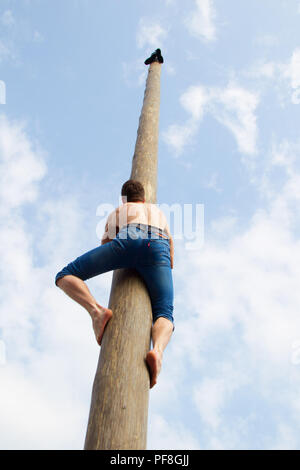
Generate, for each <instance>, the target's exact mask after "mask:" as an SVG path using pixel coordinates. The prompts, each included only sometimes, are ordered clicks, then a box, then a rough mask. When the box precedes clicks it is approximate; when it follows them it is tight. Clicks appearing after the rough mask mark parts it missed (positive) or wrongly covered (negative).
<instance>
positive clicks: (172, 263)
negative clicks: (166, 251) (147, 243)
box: [164, 216, 174, 269]
mask: <svg viewBox="0 0 300 470" xmlns="http://www.w3.org/2000/svg"><path fill="white" fill-rule="evenodd" d="M164 218H165V216H164ZM165 231H166V233H167V234H168V236H169V240H170V258H171V268H172V269H173V266H174V241H173V238H172V235H171V232H170V229H169V225H168V222H167V219H166V218H165Z"/></svg>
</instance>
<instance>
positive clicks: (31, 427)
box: [0, 115, 108, 449]
mask: <svg viewBox="0 0 300 470" xmlns="http://www.w3.org/2000/svg"><path fill="white" fill-rule="evenodd" d="M44 158H45V153H44V152H41V150H40V149H38V148H37V146H36V145H33V143H32V141H31V139H30V138H29V137H28V133H27V132H26V127H25V125H24V123H20V122H17V121H11V120H9V119H8V118H7V117H5V116H4V115H2V116H1V120H0V162H1V163H0V164H1V178H2V181H1V187H2V191H1V193H0V206H1V212H2V214H1V223H0V228H1V230H0V258H1V260H2V262H1V265H0V279H1V301H0V309H1V315H0V318H1V324H0V331H1V338H0V339H1V341H2V344H4V346H5V359H6V361H5V363H4V364H2V365H1V367H0V375H1V382H2V383H5V387H1V390H0V415H1V421H2V430H3V431H2V433H1V439H0V440H1V448H3V449H12V448H14V449H21V448H23V449H43V448H50V449H55V448H57V449H62V448H66V447H68V446H69V448H82V446H83V442H84V433H85V429H86V420H87V416H88V407H89V397H90V384H91V383H92V379H93V375H94V372H95V370H96V362H97V357H98V351H99V348H98V346H97V344H96V342H95V341H94V336H93V331H92V328H91V322H90V321H89V318H88V315H87V314H85V311H84V310H83V309H82V308H81V307H80V306H79V305H77V304H75V303H74V302H72V301H71V299H69V298H67V296H65V295H64V294H63V293H62V292H61V291H59V289H57V287H56V286H55V284H54V277H55V274H56V273H57V272H58V271H59V270H60V269H61V268H62V267H63V266H64V265H65V264H66V262H69V261H70V260H71V259H74V258H75V256H78V252H80V251H81V252H82V251H83V249H84V246H85V244H86V246H90V241H89V240H88V238H87V234H86V233H85V232H86V231H85V230H84V228H83V227H84V226H85V218H84V217H85V216H84V213H83V210H82V208H81V206H80V204H79V202H78V200H79V198H78V197H77V196H76V194H75V193H72V194H68V192H66V193H65V194H64V197H63V198H60V196H59V190H57V191H58V192H57V197H55V198H54V199H51V198H49V197H47V196H45V194H43V198H41V197H38V195H39V193H40V191H39V190H40V189H41V188H39V185H40V183H41V181H43V179H44V178H45V176H46V164H45V161H44ZM29 203H30V204H31V208H32V216H31V217H30V221H29V220H27V218H26V217H25V215H24V213H23V209H24V208H25V207H26V205H28V204H29ZM74 233H76V237H74ZM91 281H92V280H91ZM105 282H107V278H106V279H104V277H101V279H99V280H98V279H97V280H94V282H91V284H94V285H95V284H96V283H97V293H98V295H100V296H101V295H103V298H102V302H103V301H105V298H106V297H107V294H108V292H107V289H106V290H104V288H103V286H104V284H105ZM58 383H59V387H57V384H58ZM66 429H68V434H67V435H66V432H65V430H66Z"/></svg>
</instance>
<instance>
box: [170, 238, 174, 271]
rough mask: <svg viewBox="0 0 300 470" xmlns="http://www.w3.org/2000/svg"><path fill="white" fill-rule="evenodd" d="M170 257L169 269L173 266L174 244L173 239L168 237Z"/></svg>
mask: <svg viewBox="0 0 300 470" xmlns="http://www.w3.org/2000/svg"><path fill="white" fill-rule="evenodd" d="M170 257H171V268H172V269H173V266H174V242H173V238H172V237H170Z"/></svg>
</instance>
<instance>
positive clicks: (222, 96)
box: [163, 84, 259, 155]
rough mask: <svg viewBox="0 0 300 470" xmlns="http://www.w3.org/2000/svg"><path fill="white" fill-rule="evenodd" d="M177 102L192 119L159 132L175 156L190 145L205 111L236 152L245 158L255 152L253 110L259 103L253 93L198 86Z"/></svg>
mask: <svg viewBox="0 0 300 470" xmlns="http://www.w3.org/2000/svg"><path fill="white" fill-rule="evenodd" d="M180 103H181V105H182V106H183V107H184V109H185V110H186V111H187V112H188V113H190V114H191V116H192V117H191V118H190V119H189V120H188V121H187V122H186V123H185V124H183V125H177V124H172V125H170V126H169V127H168V129H167V130H166V131H165V132H164V133H163V138H164V140H165V142H166V143H167V144H168V145H169V146H171V147H172V148H173V150H174V151H175V154H176V155H179V154H180V153H182V151H183V149H184V147H185V145H187V144H188V143H189V142H191V138H192V137H194V136H195V134H196V132H197V131H198V128H199V124H200V122H201V120H202V118H203V116H204V114H205V112H207V113H210V114H212V115H213V116H214V118H215V119H216V120H217V121H219V122H220V123H221V124H223V125H224V126H225V127H227V128H228V129H229V130H230V131H231V133H232V134H233V135H234V137H235V139H236V142H237V145H238V148H239V151H240V152H242V153H245V154H248V155H252V154H255V153H256V144H257V134H258V131H257V124H256V115H255V111H256V108H257V106H258V104H259V97H258V95H257V94H256V93H253V92H250V91H248V90H247V89H245V88H242V87H240V86H238V85H236V84H229V85H228V86H227V88H224V89H220V88H216V87H211V88H207V87H203V86H201V85H199V86H192V87H190V88H188V90H187V91H186V92H185V93H184V94H183V95H182V96H181V97H180Z"/></svg>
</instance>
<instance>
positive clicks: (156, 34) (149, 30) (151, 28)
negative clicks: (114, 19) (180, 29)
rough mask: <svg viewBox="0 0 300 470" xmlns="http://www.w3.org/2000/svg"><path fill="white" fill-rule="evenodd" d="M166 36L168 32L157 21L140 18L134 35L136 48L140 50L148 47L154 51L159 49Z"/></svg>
mask: <svg viewBox="0 0 300 470" xmlns="http://www.w3.org/2000/svg"><path fill="white" fill-rule="evenodd" d="M167 35H168V30H167V29H166V28H164V27H163V26H162V25H161V24H160V23H159V22H158V21H154V20H151V19H149V18H141V19H140V21H139V25H138V30H137V34H136V40H137V46H138V48H140V49H141V48H142V47H145V46H148V47H149V46H150V47H152V48H154V49H157V48H160V47H162V45H163V42H164V40H165V38H166V37H167Z"/></svg>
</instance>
